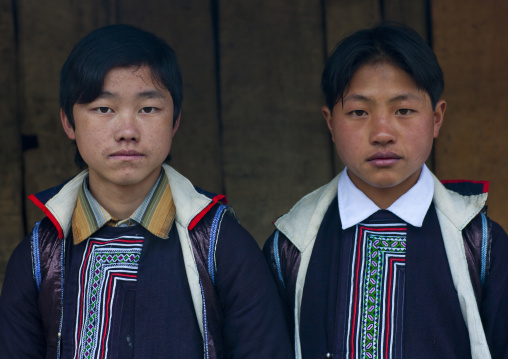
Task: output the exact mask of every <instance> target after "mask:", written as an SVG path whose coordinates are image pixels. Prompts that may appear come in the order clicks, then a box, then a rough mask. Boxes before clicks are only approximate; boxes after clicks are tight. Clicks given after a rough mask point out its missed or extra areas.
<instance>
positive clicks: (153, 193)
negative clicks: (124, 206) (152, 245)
mask: <svg viewBox="0 0 508 359" xmlns="http://www.w3.org/2000/svg"><path fill="white" fill-rule="evenodd" d="M87 182H88V176H87V177H86V178H85V179H84V180H83V185H82V186H81V188H80V190H79V194H78V200H77V203H76V208H75V209H74V213H73V215H72V235H73V241H74V244H79V243H81V242H83V241H84V240H86V239H88V238H89V237H90V236H91V235H92V234H94V233H95V232H97V231H98V230H99V229H100V228H102V227H103V226H105V225H109V226H114V227H120V226H125V225H127V226H128V225H136V224H140V225H142V226H143V227H144V228H145V229H147V230H148V231H149V232H151V233H152V234H154V235H155V236H157V237H159V238H162V239H167V238H168V237H169V231H170V230H171V227H172V226H173V222H174V221H175V216H176V207H175V203H174V201H173V196H172V194H171V188H170V186H169V182H168V178H167V176H166V175H165V173H164V172H162V173H161V175H160V176H159V179H158V180H157V182H156V183H155V184H154V186H153V187H152V189H151V190H150V193H148V195H147V196H146V198H145V200H144V201H143V203H141V205H140V206H139V207H138V208H137V209H136V210H135V211H134V213H133V214H132V215H131V216H130V217H129V218H127V219H124V220H118V219H116V218H113V217H112V216H111V215H110V214H109V213H108V212H107V211H106V210H105V209H104V208H103V207H102V206H101V205H100V204H99V202H97V200H96V199H95V198H94V197H93V196H92V194H91V193H90V191H89V190H88V186H87Z"/></svg>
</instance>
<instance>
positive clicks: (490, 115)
mask: <svg viewBox="0 0 508 359" xmlns="http://www.w3.org/2000/svg"><path fill="white" fill-rule="evenodd" d="M507 13H508V2H506V1H503V0H491V1H481V0H460V1H459V0H446V1H434V2H433V8H432V18H433V21H432V24H433V26H432V28H433V32H434V49H435V52H436V55H437V57H438V59H439V62H440V64H441V67H442V68H443V72H444V74H445V91H444V94H443V98H444V99H446V100H447V103H448V108H447V110H446V115H445V121H444V124H443V127H442V129H441V135H440V137H439V138H438V140H437V143H436V146H435V171H436V174H437V175H438V177H439V178H441V179H448V178H453V179H460V178H467V179H473V180H487V181H490V191H489V199H488V201H487V204H488V206H489V209H488V213H489V216H490V217H492V218H493V219H494V220H496V221H497V222H499V223H500V224H501V225H502V226H503V228H505V230H506V229H508V203H507V202H508V166H507V164H508V140H507V139H508V121H507V117H506V114H507V113H508V101H507V100H506V97H507V96H508V66H507V64H508V22H507V21H506V19H505V17H506V14H507Z"/></svg>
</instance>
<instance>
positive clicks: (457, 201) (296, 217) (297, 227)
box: [275, 172, 488, 252]
mask: <svg viewBox="0 0 508 359" xmlns="http://www.w3.org/2000/svg"><path fill="white" fill-rule="evenodd" d="M341 174H342V172H341V173H339V174H338V175H337V176H336V177H335V178H334V179H333V180H332V181H331V182H329V183H328V184H326V185H324V186H322V187H320V188H318V189H317V190H315V191H314V192H311V193H309V194H308V195H306V196H305V197H303V198H302V199H301V200H300V201H298V202H297V203H296V204H295V205H294V206H293V208H292V209H291V210H290V211H289V212H288V213H287V214H285V215H284V216H282V217H280V218H279V219H278V220H277V221H276V222H275V227H276V228H277V229H278V230H279V231H281V232H282V233H283V234H284V235H285V236H286V237H287V238H289V239H290V240H291V242H292V243H293V244H294V245H295V246H296V248H298V250H300V251H301V252H303V251H304V250H305V249H306V248H307V246H308V245H309V244H310V243H311V242H312V241H314V240H315V238H316V236H317V233H318V231H319V227H320V226H321V222H322V221H323V217H324V215H325V213H326V211H327V209H328V207H329V206H330V204H331V203H332V201H333V199H334V198H335V197H336V196H337V183H338V181H339V178H340V176H341ZM431 175H432V178H433V180H434V196H433V199H432V201H433V203H434V205H435V206H436V208H438V209H439V210H440V211H441V212H442V213H443V214H444V215H445V216H446V217H447V218H448V219H449V220H450V222H451V223H452V224H453V225H454V226H455V227H456V228H457V229H458V230H462V229H464V227H465V226H466V225H467V224H468V223H469V222H470V221H471V219H473V218H474V217H475V216H476V215H477V214H478V213H479V212H480V211H481V210H482V208H483V207H484V206H485V202H486V200H487V195H488V193H482V194H478V195H470V196H463V195H460V194H458V193H456V192H453V191H451V190H448V189H446V188H445V187H444V186H443V184H442V183H441V182H440V181H439V180H438V179H437V178H436V176H434V174H432V173H431ZM309 219H310V220H309Z"/></svg>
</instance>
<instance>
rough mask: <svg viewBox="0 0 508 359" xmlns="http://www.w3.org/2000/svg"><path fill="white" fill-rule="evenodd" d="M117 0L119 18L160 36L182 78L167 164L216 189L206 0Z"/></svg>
mask: <svg viewBox="0 0 508 359" xmlns="http://www.w3.org/2000/svg"><path fill="white" fill-rule="evenodd" d="M139 5H140V3H139V1H134V0H122V1H119V2H118V5H117V6H118V8H117V11H118V18H117V21H118V22H120V23H127V24H131V25H134V26H138V27H140V28H142V29H144V30H147V31H151V32H153V33H154V34H156V35H157V36H159V37H161V38H163V39H164V40H166V41H167V42H168V43H169V45H170V46H171V47H172V48H173V49H174V50H175V52H176V54H177V56H178V62H179V64H180V68H181V69H182V76H183V82H184V90H183V97H184V100H183V106H182V118H181V123H180V128H179V129H178V132H177V134H176V136H175V138H174V141H173V146H172V149H171V153H172V160H171V165H172V166H174V167H175V168H176V169H177V170H178V171H180V172H182V174H183V175H185V176H186V177H188V178H189V179H190V180H191V181H192V182H193V184H194V185H196V186H199V187H202V188H203V189H206V190H208V191H212V192H215V193H220V192H221V191H222V168H221V150H220V133H219V117H218V106H217V82H216V62H215V44H214V35H213V26H212V14H211V8H210V1H207V0H188V1H185V2H183V1H181V0H170V1H167V0H154V1H150V2H145V3H144V4H143V11H139Z"/></svg>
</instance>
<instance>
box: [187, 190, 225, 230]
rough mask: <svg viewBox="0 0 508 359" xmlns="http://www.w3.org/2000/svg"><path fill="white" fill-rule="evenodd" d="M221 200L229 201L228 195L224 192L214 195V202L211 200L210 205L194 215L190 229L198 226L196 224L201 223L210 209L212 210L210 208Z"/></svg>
mask: <svg viewBox="0 0 508 359" xmlns="http://www.w3.org/2000/svg"><path fill="white" fill-rule="evenodd" d="M221 200H222V202H223V203H228V200H227V199H226V196H224V195H223V194H218V195H217V196H215V197H213V198H212V202H210V204H209V205H208V206H206V207H205V209H203V210H202V211H201V212H199V213H198V214H197V216H196V217H194V218H193V219H192V221H191V222H190V223H189V231H192V229H194V227H196V225H197V224H198V223H199V221H201V219H203V217H204V216H205V214H207V213H208V211H210V209H212V207H213V206H215V205H216V204H217V203H218V202H219V201H221Z"/></svg>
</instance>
